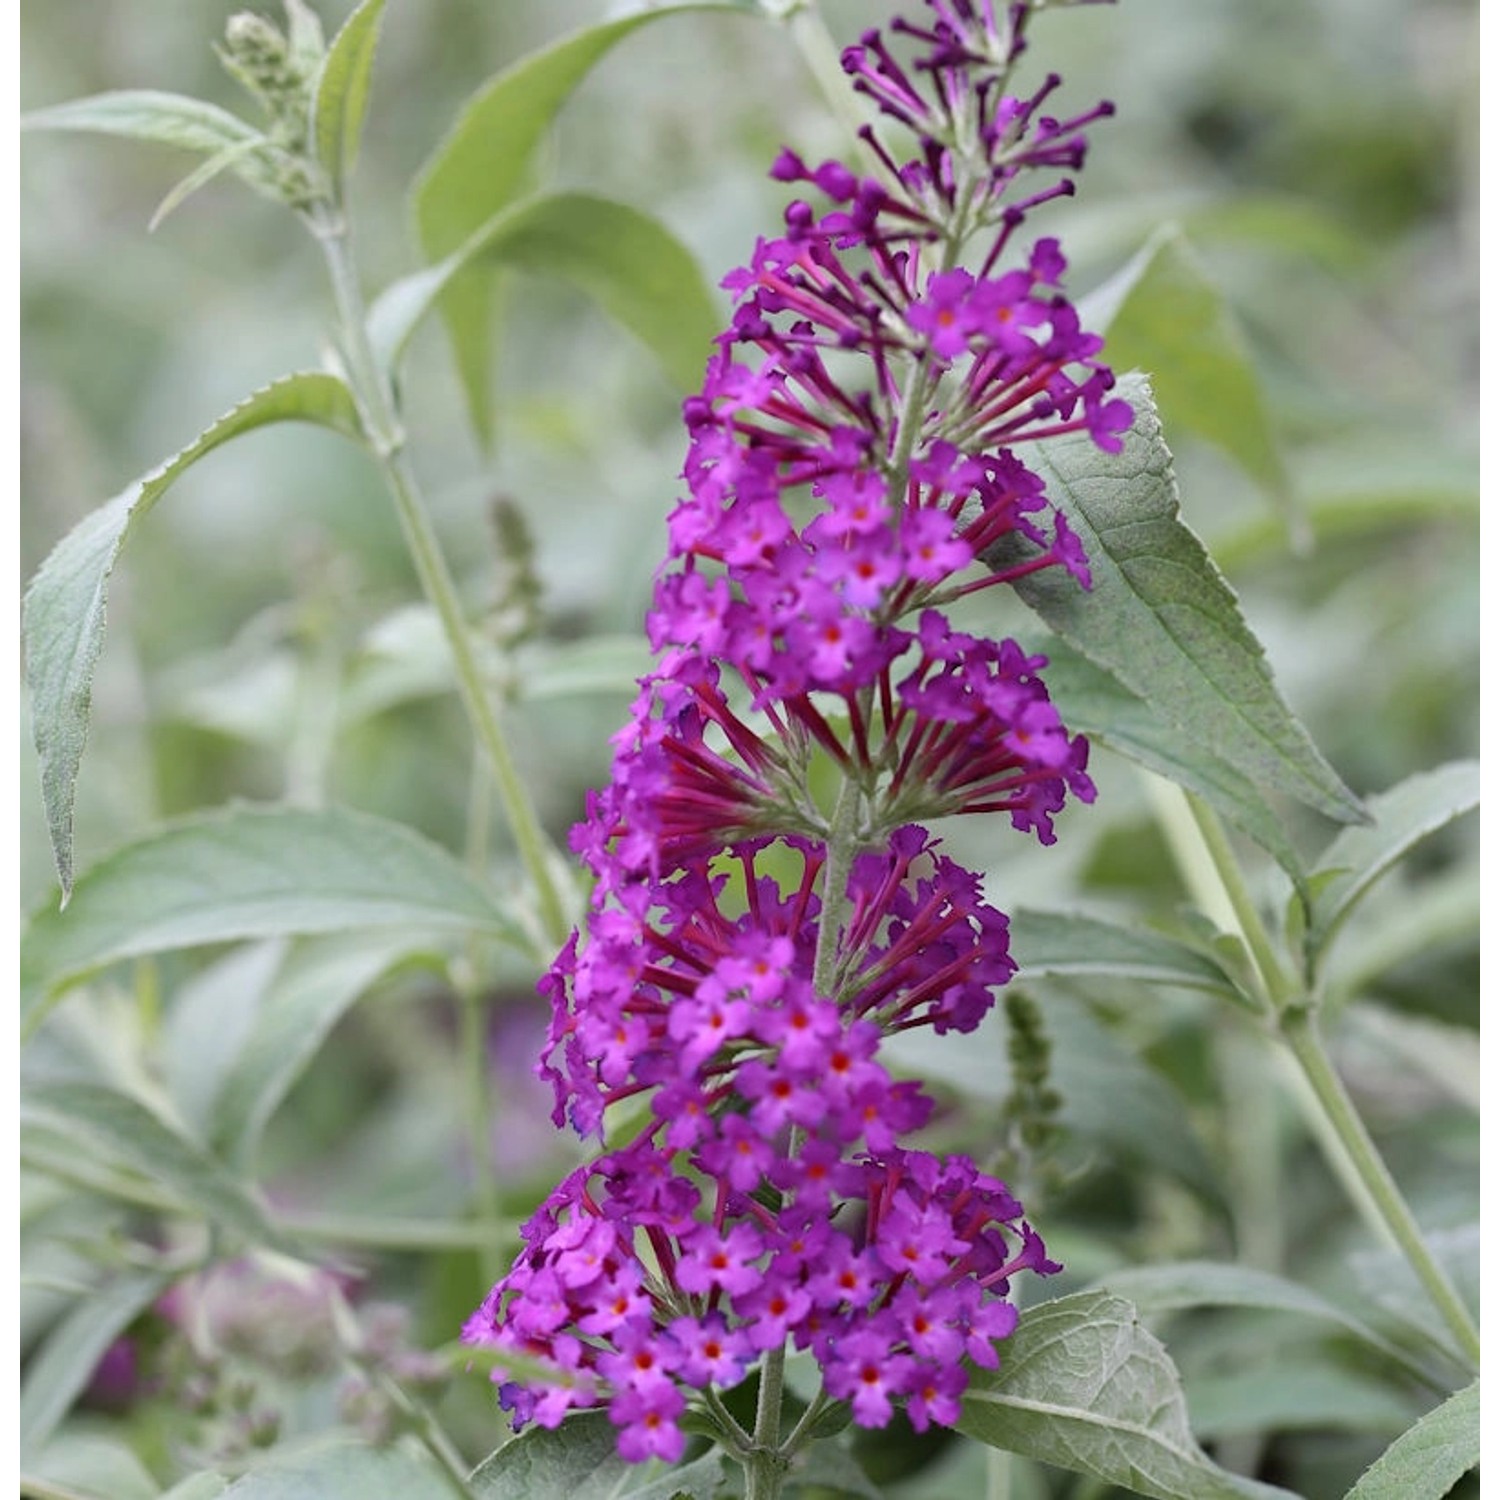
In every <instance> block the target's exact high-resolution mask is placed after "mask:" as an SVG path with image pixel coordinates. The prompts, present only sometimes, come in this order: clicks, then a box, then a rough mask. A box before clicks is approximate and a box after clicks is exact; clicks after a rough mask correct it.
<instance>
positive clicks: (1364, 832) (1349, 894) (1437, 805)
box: [1306, 761, 1479, 963]
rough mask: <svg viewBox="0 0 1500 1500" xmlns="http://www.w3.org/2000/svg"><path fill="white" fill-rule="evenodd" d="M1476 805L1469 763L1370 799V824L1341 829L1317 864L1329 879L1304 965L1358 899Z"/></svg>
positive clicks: (1474, 771)
mask: <svg viewBox="0 0 1500 1500" xmlns="http://www.w3.org/2000/svg"><path fill="white" fill-rule="evenodd" d="M1478 802H1479V766H1478V764H1477V763H1476V762H1474V761H1454V762H1453V763H1451V764H1449V765H1446V766H1440V767H1439V768H1438V769H1437V770H1435V771H1424V772H1421V773H1419V774H1418V775H1416V776H1412V777H1409V778H1408V779H1407V780H1405V781H1403V782H1401V784H1400V785H1399V786H1394V787H1392V788H1391V789H1390V791H1388V792H1382V793H1381V794H1380V795H1379V796H1378V797H1372V798H1371V799H1370V802H1369V808H1370V813H1371V816H1372V817H1373V819H1374V822H1373V823H1372V824H1371V825H1370V826H1368V827H1365V828H1346V829H1345V830H1344V831H1343V832H1342V833H1341V834H1339V836H1338V837H1337V838H1336V839H1334V841H1333V842H1332V843H1331V844H1330V845H1329V846H1328V848H1327V849H1326V850H1324V852H1323V855H1322V857H1321V858H1320V859H1319V860H1318V871H1319V873H1326V874H1329V875H1333V876H1334V878H1332V879H1330V880H1329V881H1328V882H1327V883H1326V884H1325V885H1323V886H1322V888H1321V889H1320V890H1319V892H1318V896H1317V899H1316V901H1315V902H1314V903H1313V914H1312V921H1311V922H1310V923H1309V925H1308V932H1307V938H1306V952H1307V956H1308V960H1309V962H1310V963H1315V962H1316V961H1317V959H1318V957H1319V956H1320V955H1321V954H1322V953H1323V952H1324V951H1325V950H1326V949H1327V947H1328V944H1329V942H1330V941H1331V940H1332V938H1333V936H1334V934H1335V933H1336V932H1337V931H1338V929H1339V927H1340V926H1341V925H1342V924H1343V922H1344V921H1345V919H1346V918H1347V917H1348V916H1349V914H1350V912H1352V911H1353V910H1354V908H1355V906H1356V905H1358V903H1359V901H1360V898H1361V897H1363V896H1364V894H1365V893H1366V892H1367V891H1368V890H1369V889H1370V887H1371V886H1372V885H1374V884H1375V882H1376V881H1377V880H1379V879H1380V877H1381V876H1382V875H1383V874H1385V872H1386V871H1387V870H1389V869H1390V868H1391V866H1393V865H1395V864H1396V863H1398V862H1399V861H1400V860H1401V859H1402V858H1404V857H1405V855H1406V854H1407V853H1408V852H1409V851H1410V850H1411V848H1412V847H1413V846H1414V845H1416V844H1418V843H1420V842H1421V841H1422V840H1423V839H1424V838H1426V837H1427V836H1428V834H1431V833H1435V832H1436V831H1437V830H1438V829H1439V828H1442V827H1444V826H1445V825H1446V824H1448V823H1451V822H1452V821H1453V820H1454V819H1455V818H1458V817H1461V816H1462V815H1463V814H1464V813H1466V812H1468V811H1470V810H1471V809H1472V808H1474V807H1475V806H1477V805H1478ZM1336 872H1341V873H1336Z"/></svg>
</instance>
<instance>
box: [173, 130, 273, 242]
mask: <svg viewBox="0 0 1500 1500" xmlns="http://www.w3.org/2000/svg"><path fill="white" fill-rule="evenodd" d="M256 145H257V143H256V142H255V141H236V142H235V143H234V145H232V146H225V148H224V149H223V150H222V151H216V152H215V153H214V154H213V155H212V156H210V157H209V158H208V160H207V161H202V162H199V163H198V165H197V166H196V167H194V168H193V170H192V171H191V172H189V173H188V174H187V176H186V177H184V178H183V179H182V181H181V182H179V183H178V184H177V186H176V187H174V188H173V189H172V191H171V192H169V193H168V194H167V196H166V197H165V198H163V199H162V200H161V202H160V203H158V204H157V205H156V212H155V213H154V214H152V215H151V219H150V222H149V223H148V224H147V225H146V233H147V234H150V233H152V232H153V231H154V230H155V229H156V228H157V227H158V226H159V225H160V224H161V222H162V221H163V220H164V219H165V218H166V217H167V215H168V214H171V213H174V212H176V210H177V209H179V208H181V207H182V205H183V204H184V203H186V202H187V200H188V199H189V198H191V197H192V196H193V194H194V193H196V192H197V191H198V189H199V188H202V187H207V186H208V184H209V183H211V182H212V181H213V180H214V178H215V177H218V176H220V175H221V174H222V173H224V172H227V171H228V170H229V169H230V168H231V167H234V166H237V165H238V164H239V163H240V162H242V161H244V160H245V158H246V157H248V156H249V155H250V154H251V153H252V152H253V151H254V150H255V149H256Z"/></svg>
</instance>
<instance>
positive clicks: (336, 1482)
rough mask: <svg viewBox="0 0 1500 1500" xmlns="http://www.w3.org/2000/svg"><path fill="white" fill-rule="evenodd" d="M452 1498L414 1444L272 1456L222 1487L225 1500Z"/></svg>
mask: <svg viewBox="0 0 1500 1500" xmlns="http://www.w3.org/2000/svg"><path fill="white" fill-rule="evenodd" d="M377 1496H389V1497H391V1500H396V1497H398V1496H399V1497H400V1500H454V1488H453V1484H452V1482H451V1481H450V1480H449V1479H448V1478H447V1477H445V1476H444V1474H443V1473H442V1471H441V1470H440V1469H439V1468H438V1466H437V1462H436V1460H435V1459H433V1458H432V1457H430V1456H429V1455H428V1454H427V1453H426V1452H425V1451H424V1450H423V1449H420V1448H417V1447H416V1446H415V1445H412V1446H406V1445H405V1444H398V1445H396V1446H393V1447H389V1448H371V1447H363V1446H356V1445H354V1444H352V1443H345V1442H338V1443H327V1444H322V1445H320V1446H318V1447H316V1448H313V1449H311V1450H307V1451H304V1452H302V1453H290V1454H289V1453H277V1454H273V1455H272V1456H271V1458H270V1459H269V1461H268V1462H267V1463H266V1465H265V1467H264V1468H259V1469H255V1470H253V1471H252V1472H251V1473H249V1474H246V1475H245V1476H244V1477H243V1478H241V1479H237V1480H235V1482H234V1483H233V1484H232V1485H230V1486H229V1488H228V1489H227V1490H225V1491H224V1500H376V1497H377Z"/></svg>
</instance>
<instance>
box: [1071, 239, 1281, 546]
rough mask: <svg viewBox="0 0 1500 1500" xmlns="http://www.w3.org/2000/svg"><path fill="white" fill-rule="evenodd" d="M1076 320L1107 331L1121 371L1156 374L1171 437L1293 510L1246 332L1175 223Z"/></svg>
mask: <svg viewBox="0 0 1500 1500" xmlns="http://www.w3.org/2000/svg"><path fill="white" fill-rule="evenodd" d="M1078 315H1079V317H1080V318H1081V319H1082V320H1083V324H1084V327H1086V328H1090V329H1093V330H1094V331H1095V332H1097V333H1102V334H1108V336H1109V353H1110V357H1111V359H1112V360H1113V361H1114V362H1115V364H1116V366H1117V367H1118V368H1120V369H1127V370H1128V369H1131V368H1135V369H1140V370H1144V371H1145V372H1146V373H1147V374H1148V375H1149V376H1150V377H1151V384H1152V388H1153V389H1154V391H1155V392H1156V400H1157V404H1158V405H1159V406H1160V408H1161V411H1162V415H1163V416H1164V417H1165V418H1166V421H1167V425H1168V426H1169V427H1170V428H1172V430H1173V431H1174V432H1175V431H1178V430H1182V431H1186V432H1191V433H1193V434H1194V435H1196V436H1197V437H1201V438H1203V439H1204V440H1205V441H1207V442H1210V443H1212V444H1214V445H1215V446H1216V447H1217V448H1219V449H1220V450H1222V451H1223V452H1224V453H1226V454H1228V456H1229V457H1230V458H1232V459H1233V460H1234V461H1235V462H1236V463H1237V464H1239V466H1240V467H1241V468H1242V469H1243V470H1244V471H1245V472H1246V473H1247V474H1248V475H1249V476H1250V477H1251V478H1252V479H1254V480H1256V481H1257V482H1258V483H1259V484H1260V485H1261V486H1262V487H1263V488H1264V489H1265V491H1266V493H1267V494H1268V495H1270V497H1271V498H1272V499H1273V500H1274V501H1275V502H1276V503H1277V504H1278V506H1280V507H1281V508H1282V509H1284V510H1290V509H1291V506H1292V492H1291V480H1290V478H1289V476H1288V474H1287V470H1286V463H1285V462H1284V460H1283V459H1282V456H1281V450H1280V448H1279V447H1278V446H1277V443H1276V436H1275V433H1274V432H1273V430H1272V427H1271V418H1270V413H1269V412H1268V411H1267V409H1266V402H1265V397H1264V395H1263V393H1262V391H1261V384H1260V378H1259V376H1258V375H1257V374H1256V371H1255V365H1254V363H1253V362H1252V360H1251V358H1250V350H1249V347H1248V345H1247V343H1246V340H1245V335H1244V331H1243V330H1242V329H1241V328H1240V325H1239V322H1238V320H1237V319H1236V318H1235V316H1234V313H1233V311H1232V310H1231V308H1230V306H1229V304H1228V303H1227V302H1226V301H1225V300H1224V296H1223V294H1222V293H1221V292H1220V291H1219V289H1218V288H1217V287H1216V286H1215V285H1214V284H1213V282H1212V281H1211V280H1210V279H1209V276H1208V273H1207V272H1206V271H1205V270H1204V268H1203V265H1202V264H1201V262H1200V261H1199V259H1198V256H1197V254H1196V252H1195V251H1194V250H1193V247H1192V246H1191V245H1190V244H1189V243H1188V241H1187V239H1186V237H1185V236H1184V235H1183V233H1182V231H1181V230H1180V229H1179V228H1177V226H1175V225H1169V226H1167V227H1166V228H1164V229H1162V230H1161V231H1159V232H1158V233H1157V234H1155V235H1154V236H1153V237H1152V239H1151V241H1150V243H1148V244H1147V245H1146V247H1145V248H1144V249H1143V250H1142V251H1141V253H1140V254H1139V255H1137V256H1136V258H1135V259H1134V260H1133V261H1131V262H1130V264H1129V265H1128V266H1126V267H1125V269H1124V270H1122V271H1121V272H1120V273H1119V275H1117V276H1115V277H1113V278H1112V279H1111V280H1110V281H1108V282H1106V283H1105V284H1104V285H1103V286H1101V287H1099V288H1098V289H1097V290H1096V291H1094V292H1093V293H1091V294H1090V295H1089V296H1088V297H1085V298H1084V299H1083V301H1082V302H1081V303H1080V304H1079V309H1078ZM1303 525H1304V526H1305V523H1303Z"/></svg>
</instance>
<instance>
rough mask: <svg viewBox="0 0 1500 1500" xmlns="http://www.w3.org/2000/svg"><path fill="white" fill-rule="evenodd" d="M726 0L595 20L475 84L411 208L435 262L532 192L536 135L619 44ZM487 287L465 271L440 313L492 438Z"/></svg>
mask: <svg viewBox="0 0 1500 1500" xmlns="http://www.w3.org/2000/svg"><path fill="white" fill-rule="evenodd" d="M736 8H739V7H735V6H730V5H723V4H717V5H716V4H686V5H675V4H674V5H663V6H659V7H657V8H655V9H652V10H643V11H639V12H637V13H636V14H635V15H631V16H623V17H621V18H620V19H619V20H615V21H606V22H603V23H601V24H600V25H597V26H591V27H589V28H588V29H586V30H584V31H579V32H576V33H575V34H573V35H572V36H568V37H564V38H563V39H562V40H561V41H558V42H555V43H554V44H553V45H552V46H550V47H547V48H544V49H543V50H542V51H540V52H535V53H533V54H532V55H531V56H529V57H525V58H522V59H521V61H520V62H518V63H517V64H515V66H514V67H511V68H509V69H507V70H506V71H505V72H503V73H501V74H499V75H498V76H496V77H495V78H493V79H491V80H490V82H488V83H487V84H485V85H484V86H483V87H482V88H481V89H479V90H478V92H477V93H475V94H474V95H473V96H472V97H471V98H470V99H469V101H468V103H467V104H465V106H464V108H463V111H462V113H461V114H460V115H459V117H458V120H457V121H456V123H455V124H454V126H453V128H452V129H451V130H450V131H449V132H448V134H447V135H446V136H445V137H444V138H443V140H442V141H441V142H440V143H439V145H438V147H437V149H436V150H435V151H434V152H433V154H432V155H431V156H430V157H429V158H428V160H427V163H426V165H425V166H424V167H423V168H422V172H421V175H420V176H419V177H418V179H417V183H416V187H415V189H414V190H413V210H414V214H415V218H416V224H417V235H418V239H419V240H420V242H421V246H422V252H423V254H424V255H425V256H426V257H427V259H428V260H429V261H438V260H442V259H443V258H445V257H446V256H449V255H451V254H453V252H454V251H455V250H457V249H459V248H460V247H461V246H462V245H463V244H464V242H465V241H466V240H468V238H469V237H470V235H472V234H473V233H474V232H475V231H476V230H477V229H479V228H480V227H481V226H482V225H483V224H485V223H486V222H487V221H489V220H490V219H492V218H493V217H494V216H495V215H496V214H498V213H499V212H500V210H501V209H504V208H508V207H510V205H511V204H513V203H514V202H515V201H516V199H517V198H519V197H520V196H521V194H522V193H523V192H524V191H525V189H526V186H527V182H528V178H529V175H530V170H531V163H532V158H533V156H534V153H535V151H536V147H537V144H538V142H539V141H540V140H541V138H542V136H543V134H544V133H545V132H546V130H547V128H548V127H549V126H550V125H551V124H552V121H553V120H554V119H555V118H556V116H557V113H558V111H559V110H560V109H561V108H562V106H563V105H564V104H565V103H566V102H567V99H568V96H569V95H570V94H571V93H572V92H573V90H574V89H575V88H576V87H577V86H578V84H579V83H581V82H582V81H583V79H584V78H585V76H587V74H588V73H589V71H590V69H592V68H593V67H594V65H595V64H596V63H597V62H598V61H599V60H600V59H601V58H602V57H604V55H605V54H606V53H607V52H609V50H610V49H611V48H612V47H614V46H615V45H616V44H617V43H619V42H621V41H623V40H624V39H625V38H626V37H628V36H629V35H631V33H632V32H634V31H636V30H638V29H639V28H640V27H642V26H644V25H646V24H647V23H649V22H651V21H656V20H660V19H661V18H662V17H664V16H672V15H678V14H682V13H685V12H690V11H696V10H725V11H733V10H735V9H736ZM489 312H490V299H489V288H488V285H487V284H486V282H485V280H484V279H483V278H482V277H480V276H478V275H469V276H464V277H461V278H459V279H458V280H457V281H456V282H455V283H452V284H450V285H449V287H448V289H447V292H446V294H445V296H444V298H443V319H444V322H445V323H446V325H447V329H448V336H449V339H450V340H451V342H452V344H453V351H454V357H455V359H456V360H457V362H458V369H459V376H460V379H461V380H462V383H463V387H464V392H465V395H466V397H467V399H468V403H469V411H470V416H471V418H472V420H473V423H474V428H475V431H476V432H478V433H479V435H480V437H481V439H483V440H484V441H486V442H487V441H488V437H489V433H490V429H491V419H490V372H489Z"/></svg>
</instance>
